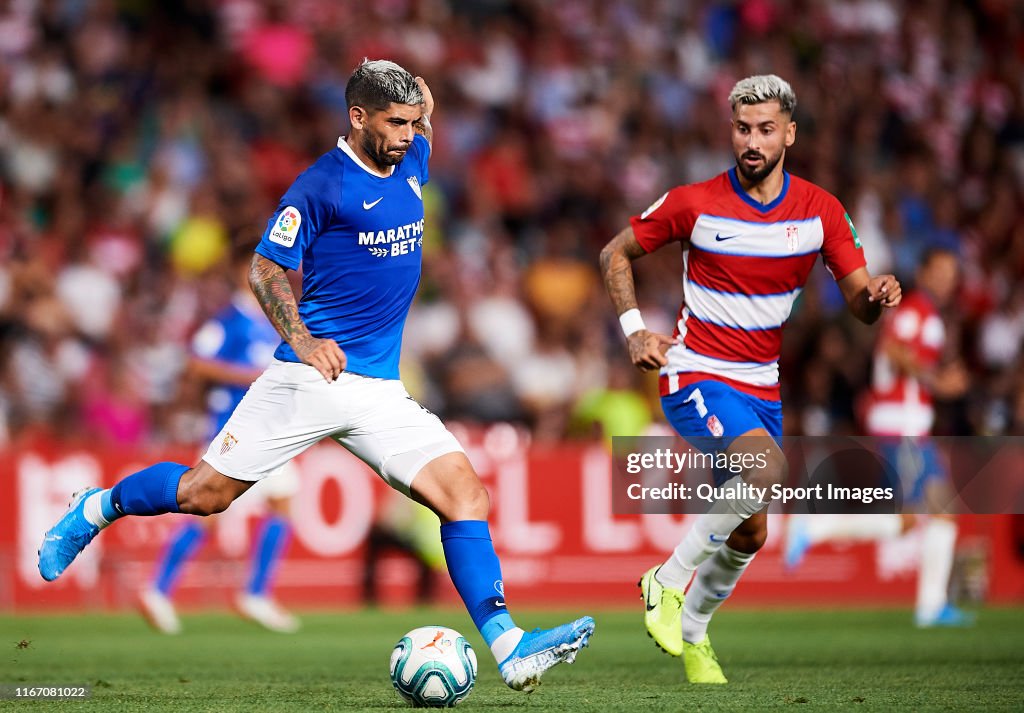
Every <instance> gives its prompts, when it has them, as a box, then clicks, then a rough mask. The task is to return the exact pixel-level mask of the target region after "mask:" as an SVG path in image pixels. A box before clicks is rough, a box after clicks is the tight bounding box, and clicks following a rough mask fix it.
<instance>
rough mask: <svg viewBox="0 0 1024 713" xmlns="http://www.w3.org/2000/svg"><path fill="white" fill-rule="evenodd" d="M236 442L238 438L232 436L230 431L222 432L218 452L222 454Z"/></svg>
mask: <svg viewBox="0 0 1024 713" xmlns="http://www.w3.org/2000/svg"><path fill="white" fill-rule="evenodd" d="M237 443H238V439H237V438H235V437H234V436H232V435H231V434H230V433H225V434H224V440H223V441H221V442H220V454H221V455H224V454H225V453H227V452H228V451H230V450H231V449H232V448H234V447H235V444H237Z"/></svg>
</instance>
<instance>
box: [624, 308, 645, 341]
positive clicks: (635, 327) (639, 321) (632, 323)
mask: <svg viewBox="0 0 1024 713" xmlns="http://www.w3.org/2000/svg"><path fill="white" fill-rule="evenodd" d="M619 324H621V325H622V331H623V332H624V333H625V335H626V336H627V337H628V336H629V335H630V334H632V333H633V332H639V331H640V330H641V329H647V325H646V324H644V318H643V317H642V316H641V314H640V310H638V309H637V308H636V307H634V308H633V309H627V310H626V311H625V312H623V313H622V314H620V315H619Z"/></svg>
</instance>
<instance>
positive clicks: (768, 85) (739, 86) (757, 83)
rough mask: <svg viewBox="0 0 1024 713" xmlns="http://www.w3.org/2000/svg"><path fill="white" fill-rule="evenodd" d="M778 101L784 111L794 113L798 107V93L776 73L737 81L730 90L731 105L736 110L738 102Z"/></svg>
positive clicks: (760, 102) (759, 102)
mask: <svg viewBox="0 0 1024 713" xmlns="http://www.w3.org/2000/svg"><path fill="white" fill-rule="evenodd" d="M770 101H777V102H778V103H779V106H780V107H781V108H782V111H783V112H785V113H786V114H789V115H792V114H793V110H794V109H796V94H794V93H793V87H791V86H789V82H787V81H786V80H785V79H783V78H782V77H779V76H777V75H774V74H757V75H754V76H753V77H747V78H746V79H741V80H740V81H738V82H736V84H735V86H733V88H732V91H731V92H729V106H731V107H732V109H733V111H736V105H737V104H763V103H764V102H770Z"/></svg>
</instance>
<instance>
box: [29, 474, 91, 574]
mask: <svg viewBox="0 0 1024 713" xmlns="http://www.w3.org/2000/svg"><path fill="white" fill-rule="evenodd" d="M98 492H100V488H85V489H83V490H79V491H78V492H77V493H75V494H74V495H72V496H71V503H70V504H69V505H68V511H67V512H66V513H64V516H63V517H62V518H61V519H60V520H58V521H57V524H56V525H54V526H53V527H51V528H50V529H49V530H47V531H46V534H45V535H44V536H43V544H42V545H40V547H39V574H41V575H42V576H43V579H45V580H46V581H47V582H52V581H53V580H55V579H57V577H59V576H61V575H62V574H63V573H64V570H65V569H67V567H68V565H69V564H71V563H72V562H74V561H75V557H77V556H78V553H79V552H81V551H82V550H84V549H85V546H86V545H88V544H89V543H90V542H92V538H94V537H96V534H97V533H98V532H99V531H100V528H98V527H96V525H93V524H92V523H91V522H89V521H88V520H86V519H85V515H84V514H83V513H82V509H83V505H82V504H83V503H84V502H85V499H86V498H87V497H89V496H90V495H92V494H93V493H98Z"/></svg>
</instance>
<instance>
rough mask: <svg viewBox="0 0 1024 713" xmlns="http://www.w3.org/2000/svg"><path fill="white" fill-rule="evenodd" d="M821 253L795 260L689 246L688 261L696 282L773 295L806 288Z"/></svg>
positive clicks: (726, 289) (692, 279)
mask: <svg viewBox="0 0 1024 713" xmlns="http://www.w3.org/2000/svg"><path fill="white" fill-rule="evenodd" d="M817 259H818V253H810V254H809V255H794V256H792V257H753V256H740V255H727V254H723V253H713V252H708V251H706V250H701V249H700V248H696V247H693V246H691V247H690V256H689V259H688V260H687V261H686V264H687V268H688V272H689V278H690V280H691V281H693V282H694V283H696V284H698V285H701V286H702V287H706V288H708V289H710V290H718V291H719V292H730V293H737V294H744V295H752V296H756V295H774V294H779V293H780V292H792V291H793V290H795V289H797V288H798V287H803V286H804V284H805V283H806V282H807V276H808V275H809V274H810V272H811V269H812V268H813V267H814V263H815V261H816V260H817Z"/></svg>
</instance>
